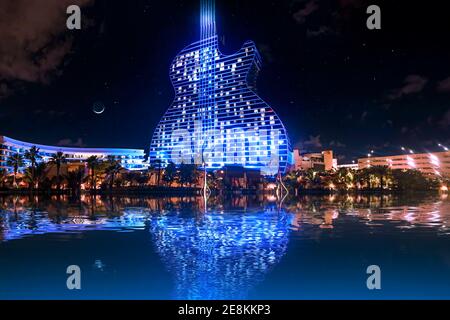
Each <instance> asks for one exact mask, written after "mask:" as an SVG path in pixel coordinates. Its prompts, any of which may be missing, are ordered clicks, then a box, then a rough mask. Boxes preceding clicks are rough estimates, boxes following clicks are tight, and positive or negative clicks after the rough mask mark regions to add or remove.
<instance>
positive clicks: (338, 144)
mask: <svg viewBox="0 0 450 320" xmlns="http://www.w3.org/2000/svg"><path fill="white" fill-rule="evenodd" d="M330 147H335V148H345V147H347V145H345V144H344V143H342V142H340V141H334V140H333V141H331V142H330Z"/></svg>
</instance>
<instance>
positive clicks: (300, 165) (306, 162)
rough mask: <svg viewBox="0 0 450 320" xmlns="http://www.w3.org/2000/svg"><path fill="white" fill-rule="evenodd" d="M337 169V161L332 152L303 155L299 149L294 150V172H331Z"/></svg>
mask: <svg viewBox="0 0 450 320" xmlns="http://www.w3.org/2000/svg"><path fill="white" fill-rule="evenodd" d="M336 168H337V159H335V158H333V151H332V150H326V151H322V152H316V153H304V154H301V153H300V150H299V149H294V166H293V167H292V169H294V170H308V169H314V170H318V171H331V170H334V169H336Z"/></svg>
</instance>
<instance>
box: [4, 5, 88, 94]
mask: <svg viewBox="0 0 450 320" xmlns="http://www.w3.org/2000/svg"><path fill="white" fill-rule="evenodd" d="M94 1H95V0H46V1H40V0H2V1H1V2H0V44H1V45H0V83H1V85H0V98H1V97H5V96H8V95H10V94H12V93H13V91H14V90H15V89H17V88H18V87H20V85H21V83H23V82H25V83H39V84H47V83H49V82H50V80H51V78H52V77H54V76H58V75H59V74H60V70H59V69H60V67H61V64H62V62H63V60H64V58H65V57H66V56H67V54H68V53H70V51H71V48H72V44H73V33H71V32H69V31H68V30H67V28H66V19H67V14H66V9H67V7H68V6H69V5H71V4H77V5H79V6H85V5H88V4H92V3H93V2H94Z"/></svg>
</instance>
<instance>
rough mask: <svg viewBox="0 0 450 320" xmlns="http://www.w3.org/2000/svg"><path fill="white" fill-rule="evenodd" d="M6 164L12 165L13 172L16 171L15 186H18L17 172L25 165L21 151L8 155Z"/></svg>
mask: <svg viewBox="0 0 450 320" xmlns="http://www.w3.org/2000/svg"><path fill="white" fill-rule="evenodd" d="M6 165H7V166H8V167H12V168H13V172H14V186H15V187H16V188H17V180H16V176H17V172H18V171H19V168H21V167H23V165H24V162H23V156H22V155H21V154H19V153H14V154H12V155H10V156H9V157H8V160H6Z"/></svg>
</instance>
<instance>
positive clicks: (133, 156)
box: [0, 136, 148, 171]
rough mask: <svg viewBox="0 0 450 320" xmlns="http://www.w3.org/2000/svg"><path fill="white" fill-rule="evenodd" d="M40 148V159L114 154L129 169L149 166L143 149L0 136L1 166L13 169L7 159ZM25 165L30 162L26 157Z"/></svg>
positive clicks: (80, 159)
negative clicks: (54, 143) (50, 143)
mask: <svg viewBox="0 0 450 320" xmlns="http://www.w3.org/2000/svg"><path fill="white" fill-rule="evenodd" d="M33 146H36V147H37V148H39V155H40V156H41V157H42V159H39V161H46V162H47V161H49V160H50V158H51V157H52V156H53V155H54V154H55V153H57V152H62V153H64V156H65V157H66V160H67V162H68V163H80V162H83V161H85V160H86V159H87V158H89V157H90V156H97V157H98V158H99V159H100V161H101V160H106V159H107V157H108V156H114V157H115V158H116V159H117V160H120V162H121V164H122V166H123V167H124V168H125V169H127V170H144V169H146V168H147V167H148V163H147V162H146V161H145V152H144V150H141V149H107V148H72V147H61V146H47V145H41V144H35V143H30V142H24V141H19V140H15V139H12V138H9V137H5V136H0V168H4V169H7V170H8V171H11V169H12V168H10V167H8V166H7V159H8V157H9V156H10V155H12V154H14V153H19V154H22V155H24V154H25V152H26V151H27V150H29V149H30V148H31V147H33ZM24 163H25V167H27V166H29V165H30V163H29V161H28V160H27V159H24Z"/></svg>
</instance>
